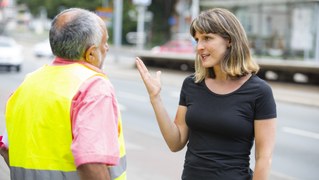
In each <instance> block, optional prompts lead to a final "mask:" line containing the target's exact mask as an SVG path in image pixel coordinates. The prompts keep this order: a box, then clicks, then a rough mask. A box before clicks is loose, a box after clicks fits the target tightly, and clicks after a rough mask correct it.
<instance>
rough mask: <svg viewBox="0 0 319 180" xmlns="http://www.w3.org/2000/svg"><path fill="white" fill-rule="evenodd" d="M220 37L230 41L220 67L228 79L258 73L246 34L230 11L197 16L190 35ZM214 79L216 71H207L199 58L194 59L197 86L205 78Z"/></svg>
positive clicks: (218, 11) (219, 9) (210, 12)
mask: <svg viewBox="0 0 319 180" xmlns="http://www.w3.org/2000/svg"><path fill="white" fill-rule="evenodd" d="M196 32H199V33H201V34H203V33H205V34H209V33H213V34H218V35H220V36H221V37H223V38H224V39H226V40H228V41H229V42H230V47H229V48H228V49H227V51H226V53H225V56H224V59H223V60H222V61H221V68H222V70H223V71H224V72H226V74H227V76H228V77H229V78H238V77H242V76H244V75H246V74H249V73H253V74H256V73H257V72H258V70H259V66H258V64H257V63H256V62H255V61H254V60H253V59H252V57H251V54H250V49H249V43H248V39H247V36H246V32H245V30H244V28H243V26H242V25H241V23H240V22H239V20H238V19H237V18H236V16H235V15H234V14H233V13H231V12H230V11H228V10H226V9H222V8H214V9H210V10H207V11H204V12H202V13H201V14H200V15H199V16H198V17H196V18H195V19H194V20H193V21H192V23H191V26H190V33H191V35H192V36H193V37H194V36H195V33H196ZM209 76H210V77H212V78H214V77H215V76H214V72H213V68H211V69H207V68H204V67H203V66H202V63H201V61H200V59H199V56H198V55H196V60H195V82H196V83H198V82H200V81H202V80H204V79H205V78H206V77H209Z"/></svg>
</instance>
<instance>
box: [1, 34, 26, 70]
mask: <svg viewBox="0 0 319 180" xmlns="http://www.w3.org/2000/svg"><path fill="white" fill-rule="evenodd" d="M22 62H23V57H22V46H21V45H19V44H18V43H17V42H16V41H15V40H14V39H13V38H11V37H8V36H0V66H4V67H6V70H7V71H11V67H14V68H15V70H16V71H17V72H19V71H20V70H21V64H22Z"/></svg>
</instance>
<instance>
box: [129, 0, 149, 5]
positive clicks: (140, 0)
mask: <svg viewBox="0 0 319 180" xmlns="http://www.w3.org/2000/svg"><path fill="white" fill-rule="evenodd" d="M151 3H152V0H133V4H136V5H142V6H149V5H150V4H151Z"/></svg>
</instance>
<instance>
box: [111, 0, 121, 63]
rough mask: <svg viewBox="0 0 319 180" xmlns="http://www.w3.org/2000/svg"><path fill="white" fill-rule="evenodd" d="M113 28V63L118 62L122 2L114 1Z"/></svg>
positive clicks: (119, 0)
mask: <svg viewBox="0 0 319 180" xmlns="http://www.w3.org/2000/svg"><path fill="white" fill-rule="evenodd" d="M113 12H115V14H114V26H113V42H114V48H115V56H114V59H115V62H117V61H118V55H117V54H118V49H119V48H120V47H121V45H122V19H123V18H122V14H123V0H114V11H113Z"/></svg>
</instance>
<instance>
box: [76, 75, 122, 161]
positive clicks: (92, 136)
mask: <svg viewBox="0 0 319 180" xmlns="http://www.w3.org/2000/svg"><path fill="white" fill-rule="evenodd" d="M117 108H118V107H117V102H116V99H115V94H114V90H113V86H112V85H111V83H110V82H109V81H108V80H106V79H104V78H102V77H98V76H97V77H92V78H90V79H89V80H87V81H86V82H85V83H83V84H82V85H81V87H80V90H79V92H78V93H77V95H76V96H75V97H74V99H73V103H72V109H71V112H72V115H71V118H72V135H73V141H72V145H71V150H72V153H73V156H74V160H75V164H76V166H77V167H78V166H79V165H81V164H87V163H104V164H107V165H115V164H117V163H118V161H119V144H118V131H117V130H118V109H117Z"/></svg>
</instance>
